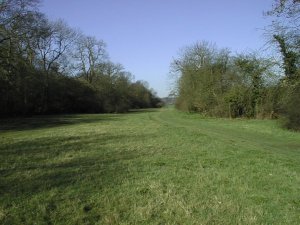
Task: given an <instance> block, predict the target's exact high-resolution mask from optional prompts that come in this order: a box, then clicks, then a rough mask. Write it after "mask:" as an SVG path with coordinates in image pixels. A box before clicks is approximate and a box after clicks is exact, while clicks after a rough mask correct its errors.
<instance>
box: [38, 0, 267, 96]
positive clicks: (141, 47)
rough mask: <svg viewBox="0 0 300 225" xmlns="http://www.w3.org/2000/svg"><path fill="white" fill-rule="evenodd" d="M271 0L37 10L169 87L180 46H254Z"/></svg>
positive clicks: (79, 1) (66, 1)
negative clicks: (95, 40) (93, 39)
mask: <svg viewBox="0 0 300 225" xmlns="http://www.w3.org/2000/svg"><path fill="white" fill-rule="evenodd" d="M272 2H273V0H44V1H43V2H42V5H41V11H42V12H44V13H45V14H46V15H47V16H48V17H49V19H51V20H55V19H58V18H61V19H63V20H65V21H66V22H67V23H68V24H69V25H70V26H71V27H74V28H79V29H80V30H82V31H83V32H84V33H85V34H86V35H91V36H95V37H97V38H98V39H102V40H104V42H105V43H106V44H107V50H108V53H109V55H110V59H111V60H112V61H114V62H118V63H121V64H123V65H124V67H125V68H126V70H128V71H130V72H132V73H133V75H134V76H135V79H136V80H145V81H147V82H148V83H149V84H150V87H152V88H154V90H155V91H157V93H158V95H159V96H160V97H164V96H167V95H168V93H169V83H170V82H169V76H168V73H169V66H170V62H171V61H172V59H173V58H174V57H176V56H177V54H178V52H179V49H180V48H182V47H184V46H187V45H190V44H193V43H195V42H196V41H201V40H207V41H211V42H213V43H216V44H217V46H218V47H228V48H230V49H231V50H232V52H240V51H247V50H258V49H259V48H261V47H262V46H263V45H264V42H265V40H264V39H263V36H262V34H263V32H262V30H261V29H262V28H263V27H264V26H265V25H267V24H269V23H270V20H269V21H268V20H267V19H266V18H264V17H263V11H267V10H269V9H270V8H271V6H272Z"/></svg>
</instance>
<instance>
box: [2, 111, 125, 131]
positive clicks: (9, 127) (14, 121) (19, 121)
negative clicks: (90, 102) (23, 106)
mask: <svg viewBox="0 0 300 225" xmlns="http://www.w3.org/2000/svg"><path fill="white" fill-rule="evenodd" d="M120 118H121V114H82V115H55V116H34V117H30V118H8V119H0V131H22V130H33V129H39V128H52V127H57V126H64V125H73V124H80V123H95V122H100V121H115V120H119V119H120Z"/></svg>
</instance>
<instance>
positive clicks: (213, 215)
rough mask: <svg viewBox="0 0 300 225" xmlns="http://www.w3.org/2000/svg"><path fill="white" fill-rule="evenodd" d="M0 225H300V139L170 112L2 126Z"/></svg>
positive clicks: (248, 123)
mask: <svg viewBox="0 0 300 225" xmlns="http://www.w3.org/2000/svg"><path fill="white" fill-rule="evenodd" d="M0 224H7V225H11V224H38V225H40V224H157V225H162V224H172V225H175V224H222V225H225V224H230V225H232V224H300V133H293V132H290V131H286V130H283V129H281V128H280V127H279V125H278V124H277V123H276V121H268V120H264V121H262V120H238V119H237V120H228V119H212V118H203V117H201V116H200V115H195V114H186V113H182V112H177V111H175V110H173V109H160V110H148V111H139V112H133V113H128V114H105V115H68V116H47V117H44V116H43V117H33V118H27V119H22V120H21V119H17V120H16V119H15V120H13V119H9V120H8V119H6V120H0Z"/></svg>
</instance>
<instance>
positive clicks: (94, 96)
mask: <svg viewBox="0 0 300 225" xmlns="http://www.w3.org/2000/svg"><path fill="white" fill-rule="evenodd" d="M38 5H39V1H38V0H4V1H1V2H0V116H7V115H10V116H11V115H32V114H47V113H100V112H125V111H127V110H129V109H132V108H147V107H158V106H160V105H161V104H162V103H161V100H160V99H159V98H158V97H157V96H156V94H155V92H154V91H153V90H152V89H150V88H149V86H148V84H147V83H146V82H144V81H134V79H133V75H132V74H131V73H130V72H128V71H126V70H125V69H124V68H123V66H122V65H121V64H116V63H113V62H111V61H110V60H109V56H108V53H107V51H106V45H105V43H104V42H103V41H102V40H98V39H96V38H95V37H91V36H86V35H84V34H83V33H82V32H80V31H77V30H75V29H73V28H71V27H69V26H68V24H66V23H65V22H63V21H61V20H58V21H50V20H49V19H47V18H46V16H45V15H44V14H43V13H41V12H40V11H39V10H38Z"/></svg>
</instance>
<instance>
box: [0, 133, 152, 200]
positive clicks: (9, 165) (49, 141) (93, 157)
mask: <svg viewBox="0 0 300 225" xmlns="http://www.w3.org/2000/svg"><path fill="white" fill-rule="evenodd" d="M136 138H137V139H138V138H145V135H143V137H141V136H138V135H134V136H132V135H130V134H126V135H114V134H103V135H102V134H101V135H94V136H91V135H89V136H73V137H68V138H63V137H47V138H39V139H35V140H31V141H20V142H17V143H12V144H7V145H6V146H1V148H0V159H1V161H2V162H1V161H0V163H1V164H2V166H1V167H0V196H7V197H8V199H9V198H15V197H25V196H26V198H27V197H30V196H32V195H35V194H39V193H44V192H47V191H48V190H50V189H53V188H57V189H59V190H61V191H63V190H65V189H67V188H71V189H74V190H76V189H77V190H78V189H85V188H86V187H87V188H93V187H95V188H96V189H97V190H98V191H99V190H101V189H102V188H105V187H113V186H115V185H118V184H120V183H122V181H123V180H124V179H126V178H128V177H129V176H130V174H129V172H128V168H127V164H126V162H128V161H130V160H135V159H137V158H139V157H142V156H143V153H141V152H139V151H138V150H134V149H130V150H128V149H118V148H116V147H115V146H112V143H115V142H117V141H121V142H126V141H134V140H135V139H136ZM147 138H151V137H147ZM89 146H91V147H89Z"/></svg>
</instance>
